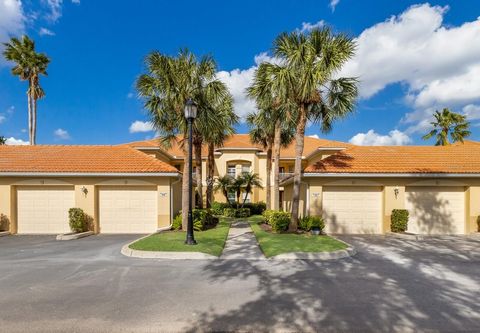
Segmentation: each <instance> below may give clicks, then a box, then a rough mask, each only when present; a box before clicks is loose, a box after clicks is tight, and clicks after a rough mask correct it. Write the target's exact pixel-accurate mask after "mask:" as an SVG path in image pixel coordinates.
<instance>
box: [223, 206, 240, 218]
mask: <svg viewBox="0 0 480 333" xmlns="http://www.w3.org/2000/svg"><path fill="white" fill-rule="evenodd" d="M236 215H237V210H236V209H235V208H225V209H224V210H223V216H225V217H235V216H236Z"/></svg>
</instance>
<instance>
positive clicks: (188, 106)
mask: <svg viewBox="0 0 480 333" xmlns="http://www.w3.org/2000/svg"><path fill="white" fill-rule="evenodd" d="M184 111H185V118H186V119H187V122H188V162H189V165H188V224H187V239H186V240H185V244H187V245H196V244H197V242H196V241H195V237H194V236H193V216H192V189H193V184H192V183H193V179H192V172H193V168H192V155H193V154H192V145H193V142H192V134H193V130H192V125H193V121H194V120H195V118H196V117H197V105H196V104H195V103H194V102H193V101H192V99H190V98H189V99H188V100H187V103H185V109H184Z"/></svg>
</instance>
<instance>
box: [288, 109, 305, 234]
mask: <svg viewBox="0 0 480 333" xmlns="http://www.w3.org/2000/svg"><path fill="white" fill-rule="evenodd" d="M306 124H307V117H306V115H305V105H303V104H302V105H301V106H300V110H299V117H298V123H297V129H296V133H295V170H294V172H295V173H294V176H293V196H292V221H291V223H290V225H289V226H288V230H289V231H291V232H293V231H297V228H298V213H299V207H300V185H301V181H302V155H303V146H304V139H305V126H306Z"/></svg>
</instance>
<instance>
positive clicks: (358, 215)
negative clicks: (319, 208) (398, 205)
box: [323, 186, 382, 234]
mask: <svg viewBox="0 0 480 333" xmlns="http://www.w3.org/2000/svg"><path fill="white" fill-rule="evenodd" d="M323 217H324V218H325V224H326V228H325V230H326V232H330V233H351V234H377V233H381V232H382V188H381V187H377V186H369V187H363V186H325V187H324V188H323Z"/></svg>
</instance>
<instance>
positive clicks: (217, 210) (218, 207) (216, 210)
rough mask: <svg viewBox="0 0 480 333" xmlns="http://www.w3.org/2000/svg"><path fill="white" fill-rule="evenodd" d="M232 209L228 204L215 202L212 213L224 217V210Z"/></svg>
mask: <svg viewBox="0 0 480 333" xmlns="http://www.w3.org/2000/svg"><path fill="white" fill-rule="evenodd" d="M228 207H230V205H229V204H228V203H226V202H216V201H215V202H213V203H212V207H211V208H210V210H211V211H212V214H213V215H223V210H224V209H225V208H228Z"/></svg>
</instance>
